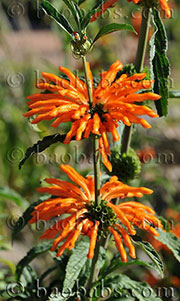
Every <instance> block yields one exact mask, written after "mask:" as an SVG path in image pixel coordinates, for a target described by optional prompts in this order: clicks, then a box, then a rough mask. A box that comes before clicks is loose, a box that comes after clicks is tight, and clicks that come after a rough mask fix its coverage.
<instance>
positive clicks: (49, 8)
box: [41, 0, 74, 37]
mask: <svg viewBox="0 0 180 301" xmlns="http://www.w3.org/2000/svg"><path fill="white" fill-rule="evenodd" d="M41 7H42V9H43V10H44V12H45V13H46V14H47V15H48V16H49V17H50V18H52V19H53V20H55V21H56V23H57V24H58V25H59V26H60V27H61V28H62V29H63V30H64V31H66V32H67V33H68V34H69V35H70V36H71V37H72V34H73V32H74V29H73V28H72V26H71V24H70V23H69V22H68V20H67V19H66V18H65V17H64V16H63V14H61V13H60V12H59V11H58V10H57V9H56V8H55V7H54V6H53V5H52V4H51V3H50V2H49V1H46V0H43V1H42V3H41Z"/></svg>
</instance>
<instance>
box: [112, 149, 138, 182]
mask: <svg viewBox="0 0 180 301" xmlns="http://www.w3.org/2000/svg"><path fill="white" fill-rule="evenodd" d="M110 161H111V164H112V172H111V173H110V172H108V171H107V172H108V173H109V175H110V176H117V177H118V179H119V181H121V182H124V183H126V182H128V181H129V180H133V179H135V178H136V176H137V175H138V174H139V173H140V171H141V162H140V160H139V158H138V156H137V154H136V152H135V151H134V150H133V149H132V148H130V149H129V151H128V154H125V153H124V154H121V153H120V149H119V148H118V147H117V146H116V147H115V148H114V149H112V151H111V160H110Z"/></svg>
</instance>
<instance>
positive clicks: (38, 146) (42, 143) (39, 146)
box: [19, 134, 66, 169]
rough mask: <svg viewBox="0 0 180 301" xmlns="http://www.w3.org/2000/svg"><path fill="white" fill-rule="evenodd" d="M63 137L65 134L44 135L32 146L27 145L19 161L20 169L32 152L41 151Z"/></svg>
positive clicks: (62, 139) (60, 140) (61, 140)
mask: <svg viewBox="0 0 180 301" xmlns="http://www.w3.org/2000/svg"><path fill="white" fill-rule="evenodd" d="M65 137H66V135H60V134H54V135H50V136H46V137H44V138H43V140H39V141H38V142H37V143H35V144H34V145H33V146H31V147H29V148H28V149H27V150H26V153H25V157H24V158H23V159H22V160H21V162H20V163H19V169H21V167H22V166H23V165H24V163H25V162H26V160H27V159H28V158H29V157H31V156H32V155H34V154H38V153H41V152H43V151H44V150H45V149H46V148H48V147H49V146H50V145H52V144H54V143H57V142H63V141H64V139H65Z"/></svg>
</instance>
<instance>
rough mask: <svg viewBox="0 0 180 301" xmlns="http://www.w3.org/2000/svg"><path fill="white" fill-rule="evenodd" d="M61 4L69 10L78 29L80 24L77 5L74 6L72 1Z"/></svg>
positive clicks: (67, 0) (66, 0)
mask: <svg viewBox="0 0 180 301" xmlns="http://www.w3.org/2000/svg"><path fill="white" fill-rule="evenodd" d="M63 2H64V3H65V4H66V5H67V7H68V8H69V9H70V11H71V13H72V15H73V17H74V20H75V21H76V24H77V26H78V27H79V29H81V28H80V23H81V11H80V9H79V7H78V5H76V3H74V2H73V1H69V0H63Z"/></svg>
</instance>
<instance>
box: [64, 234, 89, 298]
mask: <svg viewBox="0 0 180 301" xmlns="http://www.w3.org/2000/svg"><path fill="white" fill-rule="evenodd" d="M88 248H89V239H88V238H87V237H84V238H83V239H81V240H80V241H79V242H78V243H77V244H76V246H75V248H74V250H73V253H72V255H71V256H70V258H69V261H68V263H67V266H66V275H65V279H64V283H63V292H66V290H71V289H72V288H73V286H74V284H75V281H76V280H77V279H78V276H79V274H80V272H81V269H82V268H83V266H84V265H85V263H86V261H87V253H88Z"/></svg>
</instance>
